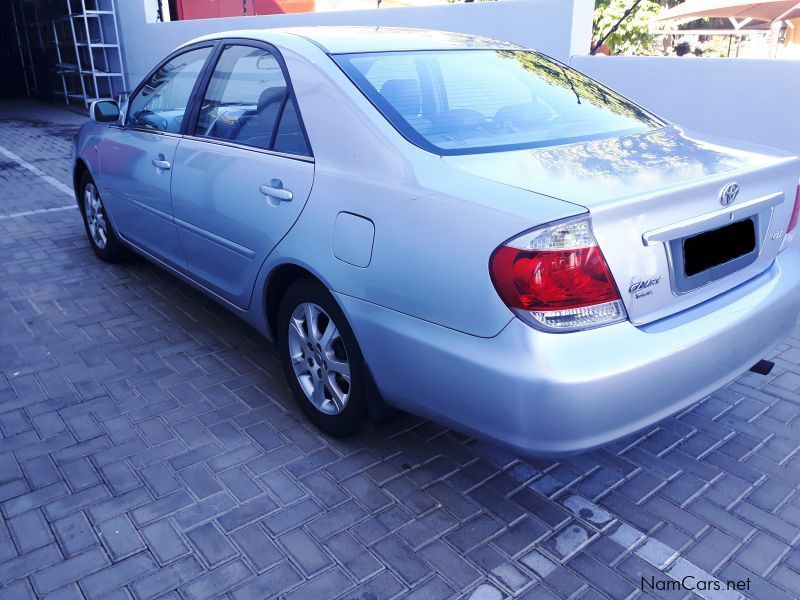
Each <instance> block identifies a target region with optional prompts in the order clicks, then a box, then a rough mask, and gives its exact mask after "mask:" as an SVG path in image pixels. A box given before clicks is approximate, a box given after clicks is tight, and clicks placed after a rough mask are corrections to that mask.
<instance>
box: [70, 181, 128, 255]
mask: <svg viewBox="0 0 800 600" xmlns="http://www.w3.org/2000/svg"><path fill="white" fill-rule="evenodd" d="M78 185H79V187H78V190H79V193H80V196H79V198H80V208H81V214H82V215H83V226H84V227H85V229H86V237H88V238H89V244H91V246H92V250H94V253H95V254H96V255H97V257H98V258H99V259H100V260H103V261H105V262H110V263H115V262H120V261H122V260H124V259H125V258H127V257H128V252H127V249H126V248H125V247H124V246H123V245H122V244H121V243H120V241H119V238H118V237H117V232H116V231H114V226H113V225H112V224H111V220H110V219H109V218H108V213H106V208H105V206H104V205H103V200H102V199H101V198H100V192H99V190H98V189H97V185H96V184H95V182H94V180H93V179H92V176H91V175H89V173H88V171H84V173H83V175H81V179H80V183H79V184H78Z"/></svg>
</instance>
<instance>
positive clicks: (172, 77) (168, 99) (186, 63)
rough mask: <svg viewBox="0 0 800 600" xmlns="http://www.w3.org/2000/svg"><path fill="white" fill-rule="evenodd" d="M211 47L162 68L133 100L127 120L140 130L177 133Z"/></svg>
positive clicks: (175, 59) (189, 53) (179, 58)
mask: <svg viewBox="0 0 800 600" xmlns="http://www.w3.org/2000/svg"><path fill="white" fill-rule="evenodd" d="M211 50H212V49H211V48H197V49H196V50H189V51H188V52H184V53H183V54H180V55H178V56H176V57H175V58H173V59H172V60H170V61H168V62H166V63H164V64H163V65H162V66H161V67H159V69H158V70H157V71H156V72H155V73H153V74H152V75H151V76H150V78H149V79H148V80H147V81H146V82H145V83H144V85H143V86H142V87H141V89H140V90H139V91H138V93H137V94H136V95H135V96H134V97H133V98H132V99H131V101H130V103H129V106H128V117H127V121H126V123H127V124H128V125H129V126H131V127H136V128H138V129H152V130H154V131H170V132H172V133H178V132H179V131H180V129H181V123H183V117H184V115H185V114H186V107H187V105H188V103H189V98H190V97H191V95H192V89H194V84H195V82H196V81H197V77H198V75H199V74H200V71H201V70H202V69H203V65H205V63H206V59H208V56H209V54H211Z"/></svg>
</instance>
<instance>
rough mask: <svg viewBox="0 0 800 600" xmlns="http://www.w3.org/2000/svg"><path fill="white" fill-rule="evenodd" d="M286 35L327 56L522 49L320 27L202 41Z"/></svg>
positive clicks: (445, 34) (467, 39)
mask: <svg viewBox="0 0 800 600" xmlns="http://www.w3.org/2000/svg"><path fill="white" fill-rule="evenodd" d="M285 35H290V36H295V37H300V38H304V39H306V40H308V41H310V42H312V43H313V44H315V45H316V46H318V47H319V48H321V49H322V50H323V51H325V52H327V53H328V54H347V53H356V52H397V51H402V50H459V49H462V50H463V49H495V50H519V49H521V48H522V47H521V46H518V45H517V44H513V43H511V42H504V41H501V40H495V39H492V38H487V37H481V36H477V35H470V34H466V33H452V32H449V31H438V30H435V29H411V28H403V27H358V26H353V27H338V26H337V27H326V26H319V27H284V28H275V29H249V30H243V31H227V32H223V33H216V34H213V35H208V36H203V38H201V39H215V38H226V37H240V38H241V37H248V38H253V39H258V40H263V41H265V42H271V41H278V40H279V39H280V38H281V37H283V36H285ZM195 41H196V40H195Z"/></svg>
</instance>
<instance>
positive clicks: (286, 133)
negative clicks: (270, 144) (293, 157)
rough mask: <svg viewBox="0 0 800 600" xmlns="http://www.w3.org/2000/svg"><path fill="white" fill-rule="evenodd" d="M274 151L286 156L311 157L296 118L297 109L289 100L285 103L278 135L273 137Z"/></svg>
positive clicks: (298, 120)
mask: <svg viewBox="0 0 800 600" xmlns="http://www.w3.org/2000/svg"><path fill="white" fill-rule="evenodd" d="M274 149H275V150H277V151H278V152H286V153H288V154H301V155H303V156H311V152H309V150H308V145H307V144H306V137H305V135H304V134H303V129H302V127H301V126H300V119H299V118H298V117H297V108H296V107H295V105H294V102H293V101H292V100H291V99H289V101H287V102H286V107H285V108H284V109H283V115H282V116H281V122H280V124H279V125H278V133H277V134H276V135H275V148H274Z"/></svg>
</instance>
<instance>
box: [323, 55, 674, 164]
mask: <svg viewBox="0 0 800 600" xmlns="http://www.w3.org/2000/svg"><path fill="white" fill-rule="evenodd" d="M333 58H334V60H335V61H336V62H337V64H338V65H339V66H340V68H341V69H342V70H343V71H344V72H345V73H346V74H347V76H348V77H349V78H350V79H351V80H352V81H353V83H355V85H356V86H357V87H358V88H359V89H360V90H361V91H362V92H363V93H364V94H365V95H366V96H367V98H369V100H370V101H371V102H372V103H373V104H374V105H375V107H376V108H377V109H378V110H379V111H380V112H381V113H382V114H383V116H384V117H386V119H388V120H389V122H390V123H391V124H392V125H393V126H394V127H395V128H396V129H397V130H398V131H399V132H400V133H401V134H402V135H403V136H405V137H406V139H408V140H409V141H410V142H412V143H414V144H416V145H417V146H420V147H421V148H424V149H425V150H428V151H430V152H434V153H436V154H470V153H481V152H494V151H502V150H515V149H520V148H537V147H545V146H556V145H559V144H569V143H572V142H577V141H583V140H591V139H598V138H604V137H613V136H619V135H626V134H632V133H639V132H643V131H648V130H651V129H656V128H659V127H663V126H664V123H663V122H661V121H660V120H658V119H657V118H656V117H654V116H653V115H651V114H649V113H647V112H646V111H644V110H643V109H641V108H640V107H638V106H636V105H635V104H633V103H631V102H629V101H628V100H626V99H625V98H623V97H622V96H620V95H619V94H616V93H614V92H613V91H611V90H610V89H608V88H607V87H605V86H603V85H601V84H599V83H597V82H596V81H594V80H592V79H590V78H588V77H586V76H585V75H582V74H580V73H578V72H577V71H575V70H573V69H570V68H569V67H567V66H565V65H562V64H561V63H559V62H557V61H555V60H552V59H550V58H548V57H546V56H543V55H542V54H539V53H537V52H532V51H524V50H520V51H517V50H432V51H413V52H374V53H360V54H339V55H335V56H334V57H333Z"/></svg>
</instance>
